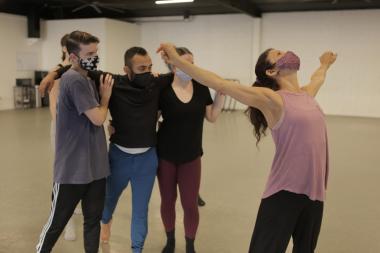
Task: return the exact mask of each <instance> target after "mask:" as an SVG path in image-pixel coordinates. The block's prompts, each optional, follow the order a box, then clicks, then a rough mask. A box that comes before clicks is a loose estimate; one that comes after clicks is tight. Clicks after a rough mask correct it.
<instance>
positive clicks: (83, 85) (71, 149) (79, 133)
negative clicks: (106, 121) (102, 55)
mask: <svg viewBox="0 0 380 253" xmlns="http://www.w3.org/2000/svg"><path fill="white" fill-rule="evenodd" d="M58 101H59V102H58V108H57V109H58V110H57V128H56V156H55V165H54V182H55V183H59V184H88V183H90V182H92V181H94V180H98V179H101V178H105V177H107V176H108V175H109V165H108V154H107V143H106V137H105V133H104V129H103V125H102V126H96V125H94V124H93V123H92V122H91V121H90V120H89V119H88V118H87V116H86V115H85V112H86V111H87V110H89V109H92V108H95V107H98V106H99V102H100V101H99V95H98V92H97V90H96V88H95V85H94V83H93V81H92V80H89V79H87V78H86V77H84V76H82V75H81V74H79V73H78V72H77V71H75V70H73V69H70V70H68V71H67V72H66V73H65V74H64V75H63V76H62V79H61V88H60V95H59V99H58Z"/></svg>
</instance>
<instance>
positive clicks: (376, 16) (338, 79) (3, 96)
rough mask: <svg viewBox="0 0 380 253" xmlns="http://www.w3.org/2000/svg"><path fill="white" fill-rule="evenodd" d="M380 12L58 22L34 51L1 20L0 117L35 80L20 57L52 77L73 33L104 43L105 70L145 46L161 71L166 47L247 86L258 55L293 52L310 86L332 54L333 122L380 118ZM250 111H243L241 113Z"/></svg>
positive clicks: (18, 27) (329, 93)
mask: <svg viewBox="0 0 380 253" xmlns="http://www.w3.org/2000/svg"><path fill="white" fill-rule="evenodd" d="M379 24H380V10H360V11H339V12H338V11H336V12H304V13H276V14H265V15H264V16H263V18H262V19H260V20H259V19H253V18H250V17H248V16H246V15H212V16H196V17H195V18H194V19H193V20H192V21H190V22H182V21H178V22H154V23H142V24H141V25H134V24H129V23H124V22H120V21H114V20H108V19H87V20H55V21H46V22H43V24H42V38H41V41H40V42H37V43H35V44H33V45H32V46H30V45H28V40H27V38H26V27H27V26H26V18H24V17H20V16H13V15H8V14H0V35H1V37H2V38H6V39H2V40H0V46H1V48H3V49H5V50H2V57H3V59H6V60H4V61H5V62H7V64H3V67H2V68H1V69H0V83H1V85H0V109H8V108H12V107H13V91H12V87H13V85H14V83H15V78H16V77H24V76H26V77H29V76H30V77H31V76H32V73H31V72H28V71H27V72H20V71H16V67H15V65H16V63H15V61H16V60H15V58H16V55H17V52H20V51H23V52H34V53H36V55H37V58H39V59H38V64H39V65H40V67H41V69H50V68H52V67H53V66H55V65H56V64H57V63H58V62H59V59H60V56H61V54H60V45H59V41H60V38H61V37H62V35H63V34H65V33H68V32H70V31H73V30H75V29H80V30H85V31H88V32H90V33H93V34H94V35H96V36H98V37H99V38H100V40H101V43H100V52H99V53H100V57H101V62H100V63H101V64H100V68H102V69H105V70H108V71H112V72H117V73H121V72H122V66H123V65H124V63H123V54H124V51H125V50H126V49H127V48H129V47H131V46H135V45H142V46H143V47H145V48H146V49H147V50H148V51H149V52H150V54H151V56H152V58H153V62H154V64H155V67H154V68H155V70H156V71H160V72H166V71H167V69H166V66H164V64H163V63H162V61H161V59H160V57H159V56H158V55H156V54H155V50H156V49H157V47H158V45H159V43H160V42H163V41H171V42H174V43H176V44H177V45H181V46H186V47H188V48H189V49H191V50H192V51H193V53H194V55H195V61H196V63H197V64H198V65H200V66H203V67H205V68H207V69H210V70H212V71H215V72H216V73H218V74H220V75H221V76H223V77H225V78H237V79H239V80H240V81H241V82H242V83H244V84H247V85H249V84H251V83H252V81H253V80H254V79H255V76H254V65H255V63H256V60H257V57H258V54H259V52H261V51H263V50H264V49H266V48H268V47H275V48H279V49H284V50H294V51H295V52H296V53H298V54H299V55H300V56H301V60H302V71H301V73H300V75H301V81H302V83H306V82H307V81H308V79H309V77H310V75H311V73H312V72H313V70H314V69H315V68H316V67H317V66H318V56H319V55H320V54H321V53H322V52H323V51H324V50H327V49H331V50H334V51H337V52H338V54H339V58H338V61H337V63H336V64H335V65H334V66H333V68H332V69H331V71H330V73H329V75H328V79H327V81H326V85H325V86H324V87H323V88H322V90H321V92H320V94H319V95H318V98H317V99H318V101H319V102H320V103H321V105H322V107H323V108H324V110H325V112H326V113H327V114H335V115H349V116H364V117H366V116H369V117H380V99H379V98H380V85H379V84H378V80H380V71H378V69H379V67H380V63H379V59H380V50H379V45H380V29H379V28H378V26H379ZM240 108H245V106H240Z"/></svg>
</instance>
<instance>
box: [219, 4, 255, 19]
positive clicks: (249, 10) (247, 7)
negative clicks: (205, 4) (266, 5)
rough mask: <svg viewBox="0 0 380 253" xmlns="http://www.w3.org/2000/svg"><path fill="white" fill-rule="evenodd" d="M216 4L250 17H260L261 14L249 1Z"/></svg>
mask: <svg viewBox="0 0 380 253" xmlns="http://www.w3.org/2000/svg"><path fill="white" fill-rule="evenodd" d="M218 2H219V3H220V4H221V5H223V6H225V7H227V8H230V9H232V10H235V11H238V12H242V13H245V14H247V15H249V16H251V17H255V18H256V17H261V14H262V13H261V11H260V9H259V8H258V7H257V6H256V5H255V4H254V3H253V2H252V1H251V0H218Z"/></svg>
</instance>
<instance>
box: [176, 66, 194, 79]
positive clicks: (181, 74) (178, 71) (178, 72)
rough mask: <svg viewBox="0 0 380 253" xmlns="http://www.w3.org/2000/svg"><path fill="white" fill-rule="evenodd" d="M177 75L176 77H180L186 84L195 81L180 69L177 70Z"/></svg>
mask: <svg viewBox="0 0 380 253" xmlns="http://www.w3.org/2000/svg"><path fill="white" fill-rule="evenodd" d="M175 74H176V76H178V77H179V79H181V80H182V81H184V82H189V81H191V80H192V79H193V78H192V77H191V76H189V75H188V74H186V73H185V72H183V71H182V70H180V69H177V70H176V71H175Z"/></svg>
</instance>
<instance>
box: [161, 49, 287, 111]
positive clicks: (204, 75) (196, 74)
mask: <svg viewBox="0 0 380 253" xmlns="http://www.w3.org/2000/svg"><path fill="white" fill-rule="evenodd" d="M157 52H161V55H162V57H163V59H164V60H165V61H167V62H169V63H171V64H173V65H175V66H177V67H178V68H180V69H181V70H182V71H184V72H186V73H187V74H188V75H190V76H191V77H193V78H194V79H195V80H197V81H198V82H199V83H201V84H203V85H205V86H207V87H209V88H212V89H214V90H216V91H219V92H222V93H223V94H226V95H229V96H231V97H232V98H234V99H236V100H238V101H240V102H241V103H243V104H245V105H248V106H252V107H255V108H258V109H259V110H261V111H263V112H264V114H266V112H268V111H272V109H275V110H276V109H279V107H280V108H282V100H281V97H280V95H278V94H277V93H275V92H274V91H273V90H271V89H268V88H262V87H250V86H247V85H241V84H237V83H235V82H233V81H228V80H225V79H223V78H221V77H219V76H218V75H216V74H214V73H213V72H210V71H207V70H204V69H202V68H200V67H198V66H196V65H194V64H191V63H190V62H188V61H186V60H184V59H183V58H181V57H180V56H179V55H178V54H177V52H176V50H175V46H174V45H173V44H169V43H166V44H161V47H160V48H159V49H158V50H157Z"/></svg>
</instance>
